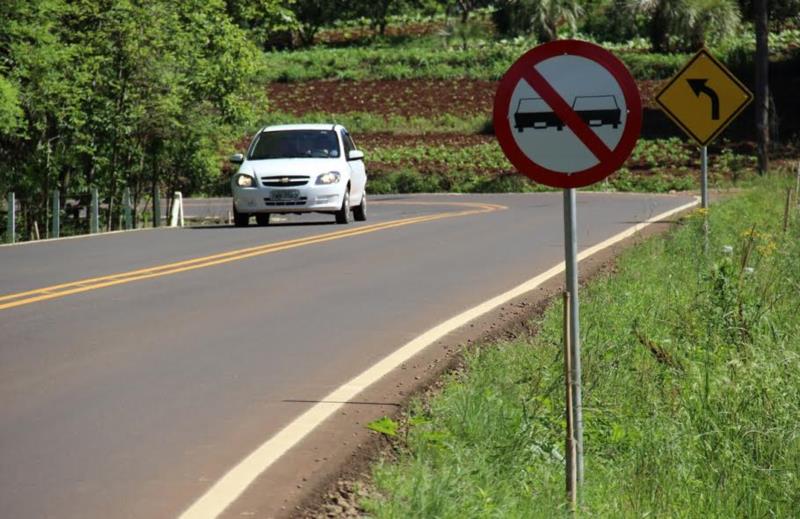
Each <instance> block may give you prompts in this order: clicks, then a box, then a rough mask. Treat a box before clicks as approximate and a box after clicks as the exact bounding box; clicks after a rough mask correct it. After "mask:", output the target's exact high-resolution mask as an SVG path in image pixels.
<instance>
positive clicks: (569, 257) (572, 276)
mask: <svg viewBox="0 0 800 519" xmlns="http://www.w3.org/2000/svg"><path fill="white" fill-rule="evenodd" d="M576 227H577V216H576V209H575V189H574V188H570V189H565V190H564V260H565V263H566V277H567V292H568V293H569V327H570V334H569V337H570V343H571V345H570V346H571V347H570V350H571V354H572V359H571V360H572V362H571V368H572V370H571V371H572V373H571V383H572V427H573V430H574V432H575V458H576V459H575V461H576V463H575V467H576V468H577V477H576V479H577V488H576V491H577V492H576V493H577V494H578V496H580V486H581V484H582V483H583V406H582V404H581V333H580V321H579V312H578V306H579V305H578V235H577V229H576ZM579 498H580V497H579Z"/></svg>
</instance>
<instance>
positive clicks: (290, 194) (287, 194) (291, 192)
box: [272, 189, 300, 202]
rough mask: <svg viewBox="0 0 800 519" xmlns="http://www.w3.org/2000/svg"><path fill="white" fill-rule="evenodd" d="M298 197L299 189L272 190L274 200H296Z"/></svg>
mask: <svg viewBox="0 0 800 519" xmlns="http://www.w3.org/2000/svg"><path fill="white" fill-rule="evenodd" d="M298 198H300V191H299V190H297V189H282V190H280V191H273V192H272V199H273V200H275V201H276V202H285V201H289V200H297V199H298Z"/></svg>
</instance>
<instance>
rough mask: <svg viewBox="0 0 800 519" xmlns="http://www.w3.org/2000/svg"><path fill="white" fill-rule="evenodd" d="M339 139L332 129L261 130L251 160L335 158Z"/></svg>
mask: <svg viewBox="0 0 800 519" xmlns="http://www.w3.org/2000/svg"><path fill="white" fill-rule="evenodd" d="M338 156H339V141H338V139H337V138H336V132H334V131H332V130H279V131H266V132H261V133H260V134H259V135H258V137H257V138H256V142H255V144H254V145H253V147H252V149H251V151H250V156H249V157H248V158H249V159H250V160H264V159H298V158H321V159H327V158H335V157H338Z"/></svg>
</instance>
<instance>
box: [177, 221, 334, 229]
mask: <svg viewBox="0 0 800 519" xmlns="http://www.w3.org/2000/svg"><path fill="white" fill-rule="evenodd" d="M320 225H323V226H325V225H336V222H281V223H271V224H269V225H264V226H260V225H248V226H247V227H236V226H234V225H231V224H212V225H187V226H186V229H192V230H195V231H206V230H208V231H210V230H217V229H269V228H270V227H310V226H320Z"/></svg>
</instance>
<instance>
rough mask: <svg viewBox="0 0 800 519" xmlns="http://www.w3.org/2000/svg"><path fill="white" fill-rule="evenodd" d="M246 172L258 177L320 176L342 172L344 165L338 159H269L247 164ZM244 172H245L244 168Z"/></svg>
mask: <svg viewBox="0 0 800 519" xmlns="http://www.w3.org/2000/svg"><path fill="white" fill-rule="evenodd" d="M247 166H249V167H248V168H247V169H246V172H249V173H250V172H251V173H254V174H255V175H256V176H258V177H265V176H270V175H309V176H311V175H318V174H320V173H327V172H328V171H339V172H342V173H343V171H342V163H341V161H339V160H337V159H269V160H253V161H249V162H248V163H247ZM242 172H243V173H244V172H245V169H244V168H243V170H242Z"/></svg>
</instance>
